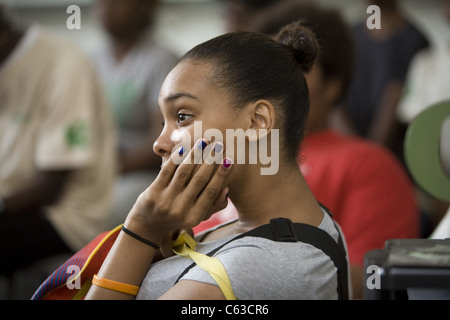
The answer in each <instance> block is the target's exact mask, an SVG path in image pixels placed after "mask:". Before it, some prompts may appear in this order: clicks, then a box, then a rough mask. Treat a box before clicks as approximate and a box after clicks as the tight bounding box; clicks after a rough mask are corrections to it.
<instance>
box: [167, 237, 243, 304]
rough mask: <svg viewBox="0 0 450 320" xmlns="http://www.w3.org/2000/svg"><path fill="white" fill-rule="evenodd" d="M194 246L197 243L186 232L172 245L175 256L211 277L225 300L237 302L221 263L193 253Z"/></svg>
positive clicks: (212, 258) (215, 259) (204, 255)
mask: <svg viewBox="0 0 450 320" xmlns="http://www.w3.org/2000/svg"><path fill="white" fill-rule="evenodd" d="M196 246H197V242H195V240H194V239H193V238H192V237H191V236H190V235H189V234H187V233H186V232H182V233H181V234H180V235H179V236H178V238H177V239H176V240H175V241H174V242H173V244H172V247H173V251H174V252H175V253H176V254H177V255H179V256H182V257H185V258H190V259H192V260H193V261H194V262H195V263H196V264H197V265H198V266H199V267H200V268H202V269H203V270H205V271H206V272H208V273H209V274H210V275H211V277H212V278H213V279H214V280H215V281H216V282H217V284H218V285H219V288H220V290H222V293H223V295H224V296H225V298H226V299H227V300H237V299H236V297H235V295H234V293H233V288H232V287H231V282H230V278H229V277H228V274H227V271H226V270H225V267H224V266H223V264H222V262H221V261H220V260H219V259H217V258H215V257H209V256H207V255H206V254H203V253H200V252H197V251H195V247H196Z"/></svg>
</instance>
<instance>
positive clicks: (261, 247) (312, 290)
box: [186, 216, 338, 299]
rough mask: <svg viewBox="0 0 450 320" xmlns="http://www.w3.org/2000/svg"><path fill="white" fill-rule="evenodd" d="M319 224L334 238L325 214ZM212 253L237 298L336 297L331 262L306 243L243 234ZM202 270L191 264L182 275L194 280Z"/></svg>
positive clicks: (333, 270) (332, 228) (331, 224)
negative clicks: (221, 265)
mask: <svg viewBox="0 0 450 320" xmlns="http://www.w3.org/2000/svg"><path fill="white" fill-rule="evenodd" d="M327 217H328V216H327ZM320 228H321V229H323V230H325V231H326V232H329V233H330V234H331V236H332V237H333V238H335V237H336V238H337V234H338V233H337V230H336V229H335V227H334V224H333V222H332V221H331V219H330V218H329V217H328V218H326V219H324V222H323V223H322V225H321V226H320ZM214 256H215V257H216V258H218V259H219V260H220V261H221V262H222V264H223V265H224V267H225V269H226V271H227V273H228V276H229V278H230V281H231V285H232V287H233V291H234V293H235V295H236V297H237V298H238V299H330V298H331V299H334V298H336V297H337V292H336V268H335V266H334V264H333V262H332V261H331V259H330V258H329V257H328V256H327V255H326V254H325V253H323V252H322V251H321V250H319V249H317V248H316V247H314V246H312V245H310V244H307V243H302V242H294V243H292V242H276V241H272V240H268V239H264V238H259V237H244V238H241V239H238V240H235V241H232V242H230V243H229V244H227V245H225V246H224V247H223V248H222V249H220V250H219V251H218V252H217V253H216V254H215V255H214ZM202 273H203V271H202V270H201V269H200V268H194V269H192V270H191V272H189V273H188V274H187V275H186V276H187V278H188V279H191V280H196V279H198V278H197V277H199V276H200V275H201V274H202ZM210 283H211V284H214V282H213V281H211V282H210Z"/></svg>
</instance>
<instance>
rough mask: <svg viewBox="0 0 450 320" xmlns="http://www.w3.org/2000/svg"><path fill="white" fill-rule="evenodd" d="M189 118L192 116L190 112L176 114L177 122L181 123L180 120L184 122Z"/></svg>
mask: <svg viewBox="0 0 450 320" xmlns="http://www.w3.org/2000/svg"><path fill="white" fill-rule="evenodd" d="M190 118H192V116H191V115H190V114H185V113H179V114H178V115H177V122H178V123H181V122H184V121H186V120H189V119H190Z"/></svg>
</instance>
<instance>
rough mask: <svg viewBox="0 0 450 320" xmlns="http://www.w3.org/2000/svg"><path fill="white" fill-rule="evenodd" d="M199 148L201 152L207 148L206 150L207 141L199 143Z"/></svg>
mask: <svg viewBox="0 0 450 320" xmlns="http://www.w3.org/2000/svg"><path fill="white" fill-rule="evenodd" d="M198 148H199V149H200V150H204V149H205V148H206V142H205V141H203V140H202V141H200V142H199V143H198Z"/></svg>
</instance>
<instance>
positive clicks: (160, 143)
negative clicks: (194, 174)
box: [153, 128, 174, 158]
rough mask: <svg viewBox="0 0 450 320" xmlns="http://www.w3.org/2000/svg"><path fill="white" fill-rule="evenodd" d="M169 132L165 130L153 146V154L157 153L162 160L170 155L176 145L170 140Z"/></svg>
mask: <svg viewBox="0 0 450 320" xmlns="http://www.w3.org/2000/svg"><path fill="white" fill-rule="evenodd" d="M167 131H168V130H166V128H164V129H163V131H162V132H161V134H160V135H159V137H158V139H156V141H155V143H154V144H153V152H155V153H156V154H157V155H158V156H160V157H161V158H163V157H164V156H167V155H170V153H171V152H172V148H173V145H174V143H173V142H172V141H171V139H170V133H169V132H167Z"/></svg>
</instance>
